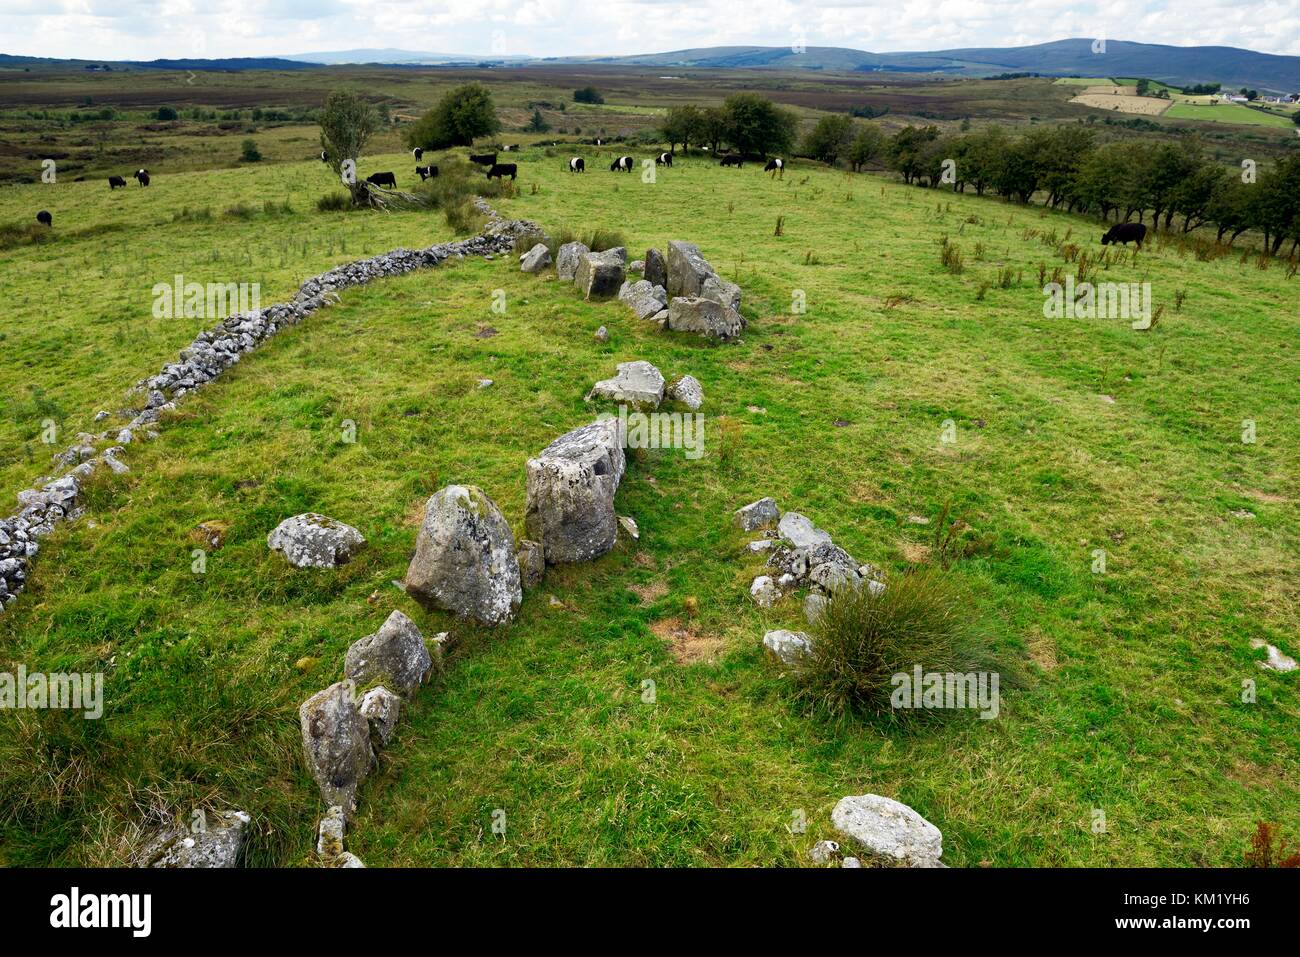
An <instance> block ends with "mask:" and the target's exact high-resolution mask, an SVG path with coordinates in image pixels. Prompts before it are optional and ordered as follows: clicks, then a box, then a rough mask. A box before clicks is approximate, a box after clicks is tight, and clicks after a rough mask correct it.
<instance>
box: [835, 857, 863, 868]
mask: <svg viewBox="0 0 1300 957" xmlns="http://www.w3.org/2000/svg"><path fill="white" fill-rule="evenodd" d="M861 866H862V862H861V861H860V860H858V859H857V858H856V857H846V858H844V860H842V861H840V867H861Z"/></svg>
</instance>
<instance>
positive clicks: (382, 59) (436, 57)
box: [281, 49, 531, 66]
mask: <svg viewBox="0 0 1300 957" xmlns="http://www.w3.org/2000/svg"><path fill="white" fill-rule="evenodd" d="M281 59H285V60H296V61H298V62H301V63H321V64H325V65H328V66H338V65H341V64H349V63H385V64H394V65H412V66H418V65H429V66H441V65H445V64H448V63H510V62H519V61H523V60H528V59H531V58H530V57H522V56H499V55H496V54H490V55H489V54H484V55H482V56H476V55H473V54H469V53H418V52H415V51H412V50H393V49H360V50H331V51H328V52H325V53H294V54H288V55H285V56H284V57H282V58H281Z"/></svg>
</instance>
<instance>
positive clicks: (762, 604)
mask: <svg viewBox="0 0 1300 957" xmlns="http://www.w3.org/2000/svg"><path fill="white" fill-rule="evenodd" d="M749 597H750V598H752V599H754V602H755V603H756V604H757V605H758V607H759V608H771V607H772V606H773V605H775V604H776V603H777V602H778V601H780V600H781V589H779V588H778V587H777V586H776V582H774V581H773V580H772V578H771V576H769V575H759V576H758V577H757V578H755V579H754V581H753V583H752V584H751V585H750V586H749Z"/></svg>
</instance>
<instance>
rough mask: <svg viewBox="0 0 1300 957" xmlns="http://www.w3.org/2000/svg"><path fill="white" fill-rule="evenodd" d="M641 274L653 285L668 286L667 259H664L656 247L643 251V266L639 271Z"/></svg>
mask: <svg viewBox="0 0 1300 957" xmlns="http://www.w3.org/2000/svg"><path fill="white" fill-rule="evenodd" d="M641 276H642V278H644V279H645V280H646V282H649V283H650V284H651V285H654V286H663V287H664V288H665V289H667V288H668V260H666V259H664V254H663V253H661V252H660V251H659V250H657V249H647V250H646V251H645V268H644V269H643V270H642V271H641Z"/></svg>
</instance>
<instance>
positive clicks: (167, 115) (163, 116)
mask: <svg viewBox="0 0 1300 957" xmlns="http://www.w3.org/2000/svg"><path fill="white" fill-rule="evenodd" d="M1296 115H1297V116H1300V113H1298V114H1296ZM154 116H156V117H157V118H158V119H160V120H174V119H176V111H175V110H174V109H172V108H171V107H170V106H160V107H158V112H157V113H155V114H154Z"/></svg>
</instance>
